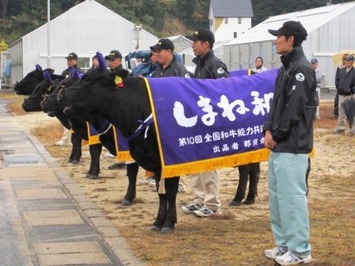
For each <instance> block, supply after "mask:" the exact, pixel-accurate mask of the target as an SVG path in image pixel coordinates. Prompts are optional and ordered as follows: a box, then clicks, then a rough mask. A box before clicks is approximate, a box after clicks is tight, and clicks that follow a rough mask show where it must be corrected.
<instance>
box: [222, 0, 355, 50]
mask: <svg viewBox="0 0 355 266" xmlns="http://www.w3.org/2000/svg"><path fill="white" fill-rule="evenodd" d="M353 7H355V1H352V2H348V3H342V4H337V5H329V6H324V7H319V8H312V9H307V10H303V11H297V12H292V13H287V14H282V15H278V16H273V17H270V18H268V19H266V20H264V21H263V22H261V23H260V24H258V25H256V26H255V27H253V28H251V29H250V30H248V31H247V32H245V33H244V34H242V35H240V36H239V37H237V38H235V39H233V40H232V41H230V42H228V43H227V44H226V45H233V44H242V43H253V42H260V41H268V40H274V39H275V36H273V35H271V34H270V33H269V32H268V29H278V28H280V27H281V26H282V24H283V23H284V22H285V21H288V20H295V21H300V22H301V23H302V25H303V26H304V27H305V28H306V30H307V31H308V34H309V33H311V32H312V31H314V30H316V29H318V28H319V27H321V26H322V25H324V24H325V23H327V22H329V21H331V20H332V19H334V18H335V17H337V16H339V15H341V14H342V13H344V12H346V11H348V10H349V9H350V8H353Z"/></svg>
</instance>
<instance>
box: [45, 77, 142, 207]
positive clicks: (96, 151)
mask: <svg viewBox="0 0 355 266" xmlns="http://www.w3.org/2000/svg"><path fill="white" fill-rule="evenodd" d="M65 85H68V84H65ZM65 85H64V84H63V85H62V86H59V87H58V88H56V90H55V91H54V92H53V93H52V94H50V95H48V96H46V97H45V99H44V100H43V101H42V103H41V105H42V109H43V110H44V111H45V112H47V113H48V115H50V116H57V117H58V119H62V120H63V119H64V120H67V121H69V120H70V121H71V124H72V125H73V129H74V132H80V133H81V134H82V136H83V138H84V139H86V140H87V139H88V136H87V129H86V127H85V131H84V132H83V131H82V128H83V123H86V121H88V122H89V123H90V124H91V125H92V126H93V127H94V128H96V129H97V130H98V132H99V137H100V142H101V144H102V145H103V146H104V147H105V148H106V149H107V150H108V151H109V152H110V153H111V154H113V155H116V145H115V135H114V132H113V130H114V128H113V127H110V128H109V126H111V124H110V123H108V122H107V121H106V120H104V119H102V118H101V117H99V116H94V115H93V116H90V117H89V120H86V119H84V118H83V117H81V116H80V115H75V116H72V117H71V118H70V119H69V118H68V116H67V115H65V114H64V113H63V109H64V107H63V105H61V104H59V103H58V102H57V98H56V95H57V93H58V91H59V90H62V89H63V88H65ZM80 124H81V126H80ZM107 129H109V130H107ZM101 144H95V145H90V146H89V150H90V155H91V164H90V170H89V172H88V173H87V175H86V177H88V178H91V179H95V178H97V177H98V172H97V170H100V160H99V159H100V154H101V149H102V145H101ZM138 168H139V167H138V165H137V164H136V163H132V164H128V165H127V176H128V188H127V192H126V195H125V196H124V200H123V202H122V205H123V206H130V205H132V203H133V200H134V198H135V197H136V181H137V174H138Z"/></svg>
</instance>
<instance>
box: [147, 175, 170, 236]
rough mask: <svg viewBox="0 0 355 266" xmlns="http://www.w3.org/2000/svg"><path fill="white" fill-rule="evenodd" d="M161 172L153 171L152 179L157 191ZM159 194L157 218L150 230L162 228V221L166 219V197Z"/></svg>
mask: <svg viewBox="0 0 355 266" xmlns="http://www.w3.org/2000/svg"><path fill="white" fill-rule="evenodd" d="M160 175H161V172H155V173H154V179H155V184H156V189H157V191H159V182H160ZM158 195H159V208H158V214H157V218H156V219H155V221H154V223H153V226H152V228H151V230H152V231H159V232H160V231H161V229H162V228H163V225H164V222H165V220H166V215H167V211H168V199H167V197H166V194H158Z"/></svg>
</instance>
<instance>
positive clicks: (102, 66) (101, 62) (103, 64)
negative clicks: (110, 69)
mask: <svg viewBox="0 0 355 266" xmlns="http://www.w3.org/2000/svg"><path fill="white" fill-rule="evenodd" d="M96 56H97V60H98V61H99V66H100V69H101V70H105V69H106V68H107V66H106V60H105V58H104V56H103V55H102V53H100V52H96Z"/></svg>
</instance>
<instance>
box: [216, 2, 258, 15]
mask: <svg viewBox="0 0 355 266" xmlns="http://www.w3.org/2000/svg"><path fill="white" fill-rule="evenodd" d="M210 9H211V10H212V14H213V16H214V17H224V18H226V17H235V18H236V17H253V16H254V15H253V7H252V5H251V0H211V5H210Z"/></svg>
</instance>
